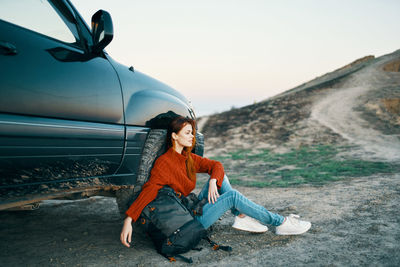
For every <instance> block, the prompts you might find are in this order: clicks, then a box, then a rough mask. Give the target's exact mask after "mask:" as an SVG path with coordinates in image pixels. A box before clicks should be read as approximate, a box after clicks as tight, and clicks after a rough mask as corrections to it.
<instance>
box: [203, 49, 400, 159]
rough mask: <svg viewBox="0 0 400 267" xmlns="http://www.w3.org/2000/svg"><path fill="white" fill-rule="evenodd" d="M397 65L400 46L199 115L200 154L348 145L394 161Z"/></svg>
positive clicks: (399, 118) (356, 152) (399, 122)
mask: <svg viewBox="0 0 400 267" xmlns="http://www.w3.org/2000/svg"><path fill="white" fill-rule="evenodd" d="M399 68H400V50H399V51H395V52H394V53H391V54H388V55H385V56H382V57H379V58H374V57H373V56H367V57H364V58H362V59H359V60H356V61H354V62H352V63H350V64H348V65H346V66H344V67H342V68H339V69H337V70H335V71H333V72H330V73H327V74H325V75H323V76H321V77H318V78H316V79H314V80H312V81H309V82H307V83H305V84H302V85H300V86H298V87H296V88H293V89H291V90H288V91H286V92H284V93H282V94H280V95H277V96H275V97H272V98H269V99H267V100H265V101H262V102H260V103H256V104H254V105H249V106H245V107H242V108H237V109H232V110H229V111H226V112H223V113H219V114H214V115H211V116H208V117H204V118H200V120H199V127H200V131H202V133H203V134H204V136H205V144H206V149H205V151H206V156H218V155H219V156H220V155H223V154H226V153H230V152H234V151H237V150H240V149H250V150H257V149H262V148H268V149H271V150H272V151H277V152H279V151H286V150H287V149H288V148H299V147H303V146H309V145H335V146H338V145H348V146H352V147H353V148H352V151H353V156H359V157H362V158H365V159H379V160H383V161H396V160H399V159H400V140H399V137H400V72H399ZM396 152H399V153H396Z"/></svg>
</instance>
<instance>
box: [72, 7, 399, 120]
mask: <svg viewBox="0 0 400 267" xmlns="http://www.w3.org/2000/svg"><path fill="white" fill-rule="evenodd" d="M71 1H72V3H73V5H74V6H75V7H76V8H77V9H78V10H79V12H80V13H81V15H82V16H83V17H84V19H85V20H86V22H87V23H88V24H89V23H90V18H91V16H92V14H94V13H95V12H96V11H97V10H99V9H104V10H106V11H108V12H110V14H111V17H112V19H113V23H114V40H113V41H112V42H111V44H110V45H109V46H108V47H107V48H106V50H107V52H108V53H109V55H110V56H111V57H112V58H114V59H115V60H117V61H119V62H121V63H123V64H125V65H127V66H133V67H134V68H135V69H137V70H139V71H141V72H143V73H146V74H148V75H150V76H152V77H154V78H156V79H158V80H160V81H162V82H164V83H166V84H168V85H170V86H171V87H173V88H175V89H177V90H178V91H180V92H181V93H182V94H183V95H185V96H186V97H187V98H188V100H189V101H191V103H192V105H193V107H194V108H195V111H196V115H197V116H198V117H201V116H205V115H209V114H213V113H217V112H222V111H226V110H229V109H231V108H232V107H235V108H239V107H243V106H246V105H250V104H253V103H255V102H261V101H264V100H266V99H268V98H270V97H272V96H275V95H278V94H280V93H282V92H284V91H287V90H289V89H292V88H294V87H296V86H299V85H301V84H303V83H305V82H307V81H310V80H313V79H314V78H316V77H318V76H321V75H324V74H325V73H327V72H331V71H334V70H336V69H338V68H340V67H342V66H345V65H347V64H349V63H351V62H353V61H354V60H356V59H358V58H362V57H364V56H367V55H374V56H375V57H380V56H382V55H384V54H389V53H392V52H394V51H396V50H398V49H399V44H400V35H399V34H398V27H397V17H398V16H397V13H398V12H397V11H398V10H400V1H395V0H384V1H378V0H366V1H360V0H351V1H346V2H345V3H344V2H341V1H323V2H321V1H317V0H306V1H302V2H301V3H299V2H294V1H289V0H284V1H279V2H270V1H261V0H253V1H244V0H236V1H233V0H220V1H217V2H216V1H211V0H204V1H202V2H194V1H183V0H171V1H168V2H165V1H161V0H152V1H146V2H141V1H127V0H121V1H116V2H112V3H111V2H109V1H106V0H99V1H94V0H92V1H88V0H85V1H83V0H71ZM89 25H90V24H89Z"/></svg>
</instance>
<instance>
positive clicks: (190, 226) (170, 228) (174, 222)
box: [140, 186, 232, 263]
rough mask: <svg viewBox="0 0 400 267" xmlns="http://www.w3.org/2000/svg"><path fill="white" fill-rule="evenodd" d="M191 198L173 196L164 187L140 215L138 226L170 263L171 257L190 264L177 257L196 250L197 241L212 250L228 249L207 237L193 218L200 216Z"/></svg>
mask: <svg viewBox="0 0 400 267" xmlns="http://www.w3.org/2000/svg"><path fill="white" fill-rule="evenodd" d="M193 195H194V194H193ZM193 195H191V196H190V197H189V198H185V197H184V196H181V195H180V194H176V193H175V191H174V190H173V189H172V188H170V187H169V186H164V187H163V188H161V189H160V190H159V191H158V194H157V197H156V199H154V200H153V201H152V202H150V203H149V204H148V205H147V206H146V207H145V208H144V209H143V211H142V213H141V215H140V223H141V224H142V225H143V226H144V229H145V231H146V233H147V234H148V235H149V236H150V238H151V240H152V241H153V243H154V246H155V248H156V250H157V252H158V253H160V254H161V255H163V256H164V257H166V258H167V259H169V260H170V261H175V257H178V258H181V259H182V260H184V261H186V262H188V263H192V259H191V258H186V257H184V256H182V255H180V254H181V253H185V252H188V251H189V250H191V249H195V250H201V249H198V248H196V246H197V245H198V243H199V242H200V240H201V239H206V240H207V241H208V242H209V243H210V244H211V245H212V246H213V249H214V250H217V249H222V250H225V251H231V250H232V248H231V247H228V246H219V245H217V244H216V243H214V242H212V241H211V240H210V239H209V238H208V237H207V230H206V229H205V228H204V227H203V226H202V225H201V223H199V222H198V221H197V220H196V219H195V218H194V217H193V214H196V213H197V214H201V209H199V208H198V207H199V205H198V204H200V205H201V203H200V202H199V201H198V200H197V201H196V200H193V199H194V197H193ZM194 196H195V195H194ZM196 199H197V198H196ZM184 203H185V204H186V205H185V204H184ZM187 205H188V206H189V207H192V208H193V209H192V210H191V209H190V208H188V206H187Z"/></svg>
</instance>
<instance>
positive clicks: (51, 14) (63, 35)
mask: <svg viewBox="0 0 400 267" xmlns="http://www.w3.org/2000/svg"><path fill="white" fill-rule="evenodd" d="M0 19H2V20H4V21H7V22H11V23H13V24H16V25H18V26H21V27H24V28H26V29H29V30H32V31H35V32H38V33H41V34H44V35H46V36H49V37H52V38H54V39H57V40H60V41H63V42H66V43H77V41H78V39H79V37H78V36H79V35H78V31H77V29H76V25H75V24H73V23H71V22H68V20H67V19H65V18H63V17H62V16H60V15H59V14H58V13H57V11H56V10H55V9H54V8H53V4H52V3H51V2H50V1H46V0H1V8H0Z"/></svg>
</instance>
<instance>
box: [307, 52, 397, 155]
mask: <svg viewBox="0 0 400 267" xmlns="http://www.w3.org/2000/svg"><path fill="white" fill-rule="evenodd" d="M392 57H394V58H396V56H393V55H392ZM381 61H382V62H387V61H388V58H385V57H384V58H382V59H381V60H380V61H378V62H376V63H374V64H372V65H369V66H368V67H366V68H364V69H362V70H360V71H358V72H357V73H354V74H353V75H351V77H349V79H348V80H347V81H346V82H345V84H343V85H342V86H341V88H340V89H338V90H337V91H334V92H333V93H331V94H329V95H327V96H326V97H325V98H323V99H322V100H320V101H318V102H317V103H315V104H314V106H313V107H312V112H311V119H314V120H315V121H317V122H318V123H320V124H322V125H324V126H326V127H328V128H329V129H331V130H332V131H334V132H335V133H337V134H339V135H341V136H342V137H344V138H345V139H347V140H348V141H350V143H353V144H355V145H358V149H360V148H361V150H362V151H360V150H354V151H352V152H353V155H354V156H361V157H362V158H364V159H367V160H377V161H380V160H384V161H397V162H398V161H400V153H399V152H400V139H399V137H400V136H399V134H400V133H398V134H397V135H384V134H382V133H381V132H380V131H377V130H375V129H373V128H371V125H370V124H369V123H368V122H366V121H365V120H364V119H362V118H361V116H360V114H359V112H358V111H357V108H358V107H359V106H361V105H363V99H362V96H364V95H366V94H367V93H370V92H371V91H372V93H373V92H374V91H375V92H379V91H380V90H382V89H383V88H385V87H388V86H391V85H393V84H398V81H399V79H400V76H399V74H398V73H388V72H385V71H383V67H382V62H381Z"/></svg>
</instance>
